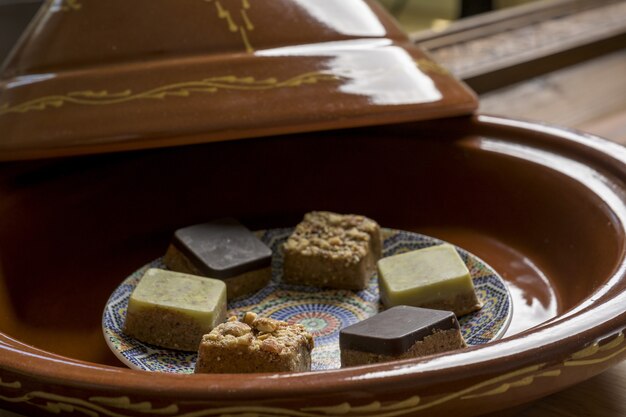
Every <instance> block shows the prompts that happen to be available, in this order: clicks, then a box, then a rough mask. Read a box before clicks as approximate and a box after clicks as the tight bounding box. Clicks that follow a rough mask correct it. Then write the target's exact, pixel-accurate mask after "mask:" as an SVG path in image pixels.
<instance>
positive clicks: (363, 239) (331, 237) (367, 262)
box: [283, 211, 382, 290]
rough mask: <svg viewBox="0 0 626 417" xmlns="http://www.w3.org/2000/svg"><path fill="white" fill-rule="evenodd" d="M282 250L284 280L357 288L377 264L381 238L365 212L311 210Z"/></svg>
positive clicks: (365, 283) (374, 223) (341, 287)
mask: <svg viewBox="0 0 626 417" xmlns="http://www.w3.org/2000/svg"><path fill="white" fill-rule="evenodd" d="M283 250H284V264H283V279H284V281H285V282H289V283H293V284H304V285H313V286H320V287H331V288H339V289H352V290H360V289H363V288H365V287H366V286H367V283H368V281H369V279H370V277H371V276H372V273H373V272H374V270H375V268H376V261H377V260H378V259H379V258H380V256H381V253H382V238H381V233H380V227H379V226H378V224H377V223H376V222H375V221H374V220H371V219H369V218H367V217H365V216H359V215H354V214H337V213H332V212H328V211H314V212H311V213H307V214H306V215H305V216H304V219H303V220H302V222H300V223H299V224H298V225H297V226H296V228H295V230H294V232H293V234H292V235H291V236H290V237H289V239H288V240H287V242H286V243H285V245H284V247H283Z"/></svg>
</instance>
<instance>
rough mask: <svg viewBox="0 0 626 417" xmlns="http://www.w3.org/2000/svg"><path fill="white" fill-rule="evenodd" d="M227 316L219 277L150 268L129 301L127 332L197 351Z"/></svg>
mask: <svg viewBox="0 0 626 417" xmlns="http://www.w3.org/2000/svg"><path fill="white" fill-rule="evenodd" d="M225 316H226V285H225V284H224V283H223V282H222V281H219V280H216V279H209V278H204V277H197V276H193V275H187V274H181V273H178V272H172V271H165V270H162V269H156V268H151V269H148V270H147V271H146V272H145V274H144V275H143V276H142V277H141V280H140V281H139V283H138V284H137V286H136V287H135V289H134V291H133V292H132V294H131V296H130V300H129V301H128V309H127V311H126V321H125V322H124V333H126V334H128V335H129V336H132V337H134V338H136V339H139V340H141V341H142V342H146V343H150V344H153V345H157V346H161V347H165V348H170V349H180V350H187V351H195V350H197V349H198V345H199V344H200V340H201V339H202V336H203V335H205V334H207V333H209V332H210V331H211V330H212V329H213V328H214V327H215V326H217V325H218V324H219V323H221V322H223V321H224V319H225Z"/></svg>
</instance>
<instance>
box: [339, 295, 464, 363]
mask: <svg viewBox="0 0 626 417" xmlns="http://www.w3.org/2000/svg"><path fill="white" fill-rule="evenodd" d="M339 346H340V348H341V365H342V366H355V365H365V364H368V363H378V362H387V361H392V360H399V359H407V358H415V357H421V356H426V355H432V354H435V353H440V352H446V351H450V350H454V349H460V348H464V347H466V344H465V340H464V339H463V336H462V335H461V331H460V329H459V322H458V321H457V319H456V316H455V315H454V313H452V312H450V311H441V310H429V309H424V308H417V307H409V306H397V307H393V308H390V309H389V310H385V311H383V312H382V313H380V314H377V315H375V316H372V317H370V318H368V319H366V320H364V321H361V322H359V323H356V324H353V325H352V326H349V327H346V328H344V329H342V330H341V332H340V333H339Z"/></svg>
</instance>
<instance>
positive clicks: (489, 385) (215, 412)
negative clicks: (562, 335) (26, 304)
mask: <svg viewBox="0 0 626 417" xmlns="http://www.w3.org/2000/svg"><path fill="white" fill-rule="evenodd" d="M624 339H625V337H624V333H623V332H621V333H619V334H617V335H615V337H613V339H612V340H611V341H610V342H608V343H604V344H602V345H601V344H600V343H595V344H592V345H590V346H588V347H586V348H585V349H582V350H581V351H579V352H576V353H574V354H573V355H572V356H571V357H570V358H568V359H567V360H565V361H563V362H562V363H561V365H560V367H559V365H557V369H545V368H546V366H547V364H537V365H532V366H528V367H525V368H521V369H518V370H515V371H512V372H509V373H507V374H504V375H500V376H497V377H494V378H491V379H488V380H486V381H482V382H480V383H477V384H474V385H472V386H470V387H468V388H466V389H463V390H460V391H457V392H454V393H449V394H444V395H442V396H441V397H438V398H435V399H433V400H430V401H427V402H423V401H422V399H421V398H420V397H419V396H418V395H413V396H411V397H409V398H406V399H404V400H401V401H395V402H387V403H382V402H380V401H373V402H371V403H369V404H362V405H352V404H350V403H348V402H344V403H341V404H337V405H332V406H320V407H305V408H300V409H287V408H280V407H268V406H225V407H219V408H212V409H204V410H197V411H189V412H185V413H184V414H179V412H180V410H179V406H178V405H177V404H170V405H168V406H165V407H154V406H153V405H152V403H150V402H148V401H142V402H132V400H131V399H130V398H129V397H127V396H121V397H110V398H109V397H90V398H88V399H87V400H83V399H80V398H75V397H67V396H61V395H57V394H52V393H46V392H43V391H31V392H28V393H26V394H20V393H17V395H15V396H9V395H7V392H6V391H11V392H13V391H16V390H20V389H21V388H22V384H21V383H20V382H19V381H10V382H9V381H3V380H2V379H0V401H5V402H10V403H26V404H30V405H32V406H35V407H38V408H41V409H44V410H46V411H48V412H50V413H54V414H58V413H59V412H60V411H68V412H72V411H75V412H79V413H81V414H83V415H87V416H89V417H99V416H108V417H130V414H123V412H124V411H128V412H131V413H132V414H133V415H136V413H145V414H147V415H164V416H172V417H183V416H184V417H205V416H220V417H226V416H230V417H236V416H237V417H243V416H246V417H261V416H268V415H280V416H283V417H329V416H357V415H358V416H377V417H398V416H403V415H406V414H411V413H415V412H418V411H421V410H425V409H430V408H435V407H437V406H440V405H443V404H446V403H449V402H451V401H454V400H458V401H464V400H471V399H477V398H481V397H490V396H496V395H502V394H505V393H507V392H509V391H510V390H512V389H515V388H521V387H526V386H529V385H532V384H533V383H534V382H535V381H536V380H538V379H539V378H556V377H559V376H560V375H561V374H562V370H563V369H565V368H566V367H568V366H589V365H594V364H598V363H602V362H606V361H609V360H611V359H613V358H615V357H616V356H618V355H620V354H622V353H624V352H626V346H622V345H623V344H624Z"/></svg>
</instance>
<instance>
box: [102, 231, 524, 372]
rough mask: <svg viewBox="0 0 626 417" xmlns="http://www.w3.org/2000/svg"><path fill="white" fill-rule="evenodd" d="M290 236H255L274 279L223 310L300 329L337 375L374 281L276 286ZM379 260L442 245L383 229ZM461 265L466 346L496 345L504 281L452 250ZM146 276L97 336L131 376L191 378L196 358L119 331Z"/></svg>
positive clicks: (115, 306)
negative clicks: (470, 300) (468, 308)
mask: <svg viewBox="0 0 626 417" xmlns="http://www.w3.org/2000/svg"><path fill="white" fill-rule="evenodd" d="M292 231H293V229H291V228H289V229H271V230H266V231H260V232H258V235H259V237H260V238H261V240H262V241H263V242H265V244H267V245H268V246H269V247H270V248H271V249H272V252H273V254H274V256H273V258H272V279H271V281H270V283H269V284H268V285H267V286H266V287H265V288H263V289H261V290H260V291H258V292H257V293H256V294H254V295H252V296H250V297H247V298H240V299H236V300H232V301H231V302H229V303H228V313H229V316H230V315H241V314H242V313H243V312H246V311H254V312H256V313H258V314H259V315H263V316H269V317H273V318H275V319H279V320H284V321H287V322H290V323H300V324H303V325H304V326H305V327H306V328H307V329H308V330H309V331H310V332H311V333H312V334H313V336H314V339H315V348H314V349H313V352H312V354H311V355H312V369H313V370H324V369H337V368H340V366H341V363H340V353H339V331H340V330H341V329H342V328H344V327H346V326H349V325H351V324H354V323H356V322H358V321H361V320H364V319H366V318H368V317H370V316H373V315H374V314H376V313H378V312H379V311H381V310H382V308H383V307H382V306H381V305H380V303H379V297H378V280H377V277H376V276H374V277H372V279H371V280H370V282H369V284H368V286H367V288H366V289H364V290H362V291H357V292H355V291H348V290H332V289H320V288H317V287H307V286H299V285H290V284H286V283H283V282H282V279H281V278H282V263H283V252H282V244H283V243H284V242H285V241H286V240H287V238H288V237H289V235H290V234H291V232H292ZM383 235H384V236H385V240H384V249H383V256H390V255H394V254H398V253H402V252H406V251H410V250H415V249H421V248H426V247H429V246H434V245H439V244H442V243H444V242H442V241H440V240H438V239H435V238H432V237H429V236H425V235H421V234H417V233H412V232H405V231H399V230H391V229H384V231H383ZM456 249H457V251H458V252H459V254H460V255H461V257H462V258H463V260H464V262H465V263H466V265H467V267H468V269H469V270H470V273H471V275H472V279H473V280H474V286H475V288H476V293H477V296H478V299H479V301H480V302H481V303H482V304H483V307H482V309H480V310H479V311H477V312H474V313H472V314H468V315H466V316H463V317H461V318H460V319H459V323H460V325H461V332H462V334H463V337H464V338H465V341H466V342H467V344H468V345H480V344H483V343H487V342H489V341H491V340H495V339H498V338H500V337H501V336H502V335H503V334H504V332H505V331H506V328H507V327H508V324H509V322H510V319H511V313H512V311H511V308H512V303H511V297H510V294H509V292H508V290H507V287H506V284H505V283H504V281H503V280H502V278H501V277H500V276H499V275H498V274H497V273H496V272H495V271H494V270H493V269H492V268H491V267H490V266H489V265H487V264H486V263H484V262H483V261H481V260H480V259H478V258H477V257H475V256H474V255H472V254H470V253H468V252H467V251H465V250H463V249H461V248H458V247H457V248H456ZM148 268H163V269H167V268H166V267H165V265H163V263H162V261H161V259H157V260H155V261H153V262H151V263H149V264H147V265H145V266H143V267H142V268H140V269H139V270H137V271H135V272H134V273H133V274H132V275H131V276H129V277H128V278H126V280H124V282H123V283H122V284H121V285H120V286H119V287H118V288H117V289H116V290H115V291H114V292H113V294H112V295H111V297H110V298H109V300H108V301H107V304H106V307H105V309H104V314H103V319H102V328H103V332H104V336H105V339H106V342H107V344H108V345H109V347H110V348H111V350H112V351H113V353H114V354H115V355H116V356H117V357H118V358H119V359H120V360H121V361H122V362H124V363H125V364H127V365H128V366H130V367H131V368H135V369H142V370H148V371H159V372H173V373H193V369H194V365H195V362H196V356H197V355H196V353H194V352H182V351H177V350H172V349H164V348H160V347H157V346H154V345H149V344H147V343H143V342H141V341H139V340H137V339H134V338H132V337H130V336H127V335H125V334H124V332H123V331H122V329H123V325H124V319H125V317H126V307H127V305H128V299H129V298H130V295H131V293H132V291H133V289H134V288H135V286H136V285H137V283H138V282H139V280H140V279H141V276H142V275H143V273H144V272H145V271H146V270H147V269H148Z"/></svg>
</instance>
